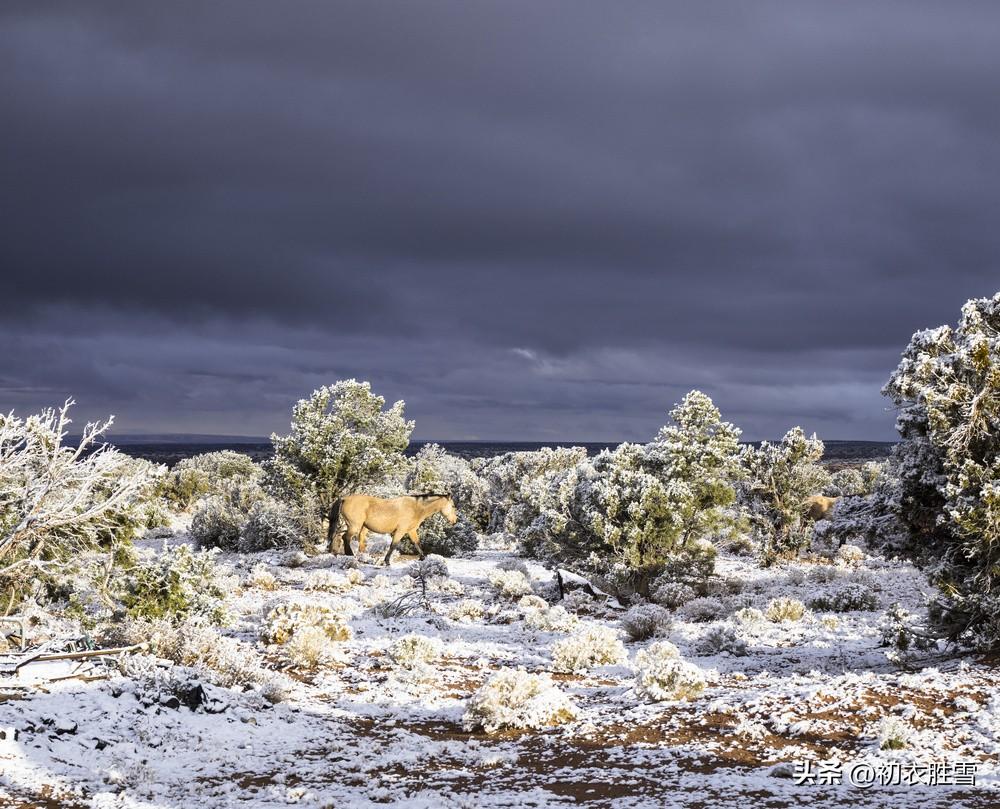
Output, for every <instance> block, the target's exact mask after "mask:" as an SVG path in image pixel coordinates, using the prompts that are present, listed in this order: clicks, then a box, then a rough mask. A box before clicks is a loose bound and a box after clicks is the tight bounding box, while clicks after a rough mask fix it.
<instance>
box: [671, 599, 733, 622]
mask: <svg viewBox="0 0 1000 809" xmlns="http://www.w3.org/2000/svg"><path fill="white" fill-rule="evenodd" d="M678 612H679V613H680V614H682V615H683V616H684V618H685V620H688V621H697V622H703V621H718V620H719V619H721V618H725V617H726V615H727V614H728V612H729V611H728V610H727V609H726V605H725V604H724V603H723V602H722V601H720V600H719V599H717V598H714V597H712V596H705V597H703V598H693V599H691V600H690V601H688V602H687V603H686V604H685V605H684V606H683V607H681V608H680V609H679V610H678Z"/></svg>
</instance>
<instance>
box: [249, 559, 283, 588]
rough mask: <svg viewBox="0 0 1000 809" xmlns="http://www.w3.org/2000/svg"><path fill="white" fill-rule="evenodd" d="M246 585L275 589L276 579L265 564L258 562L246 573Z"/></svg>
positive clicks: (276, 586) (276, 585)
mask: <svg viewBox="0 0 1000 809" xmlns="http://www.w3.org/2000/svg"><path fill="white" fill-rule="evenodd" d="M246 586H247V587H256V588H257V589H258V590H277V589H278V580H277V578H275V576H274V574H273V573H272V572H271V570H270V568H268V566H267V565H264V564H258V565H254V566H253V568H252V569H251V570H250V573H249V574H248V575H247V579H246Z"/></svg>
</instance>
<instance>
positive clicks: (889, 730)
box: [875, 716, 914, 750]
mask: <svg viewBox="0 0 1000 809" xmlns="http://www.w3.org/2000/svg"><path fill="white" fill-rule="evenodd" d="M875 736H876V740H877V741H878V749H879V750H903V749H904V748H906V747H908V746H909V745H910V742H911V740H912V739H913V736H914V728H913V725H911V724H909V723H908V722H904V721H903V720H902V719H900V718H899V717H896V716H887V717H885V718H884V719H882V720H881V721H880V722H879V723H878V725H877V726H876V728H875Z"/></svg>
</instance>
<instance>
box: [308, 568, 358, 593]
mask: <svg viewBox="0 0 1000 809" xmlns="http://www.w3.org/2000/svg"><path fill="white" fill-rule="evenodd" d="M354 572H356V571H354ZM351 586H352V585H351V581H350V579H348V577H347V576H346V575H344V574H343V573H334V572H333V571H332V570H314V571H312V572H311V573H309V574H308V575H307V576H306V580H305V582H304V583H303V585H302V589H303V590H306V591H310V590H312V591H319V592H323V593H341V592H343V591H344V590H349V589H350V588H351Z"/></svg>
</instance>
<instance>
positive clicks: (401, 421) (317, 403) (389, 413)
mask: <svg viewBox="0 0 1000 809" xmlns="http://www.w3.org/2000/svg"><path fill="white" fill-rule="evenodd" d="M384 405H385V399H383V398H382V397H381V396H376V395H375V394H373V393H372V392H371V386H370V385H369V384H368V383H367V382H357V381H355V380H353V379H349V380H344V381H340V382H337V383H336V384H334V385H330V386H324V387H322V388H319V389H318V390H316V391H313V394H312V396H310V397H309V398H308V399H300V400H299V402H298V403H297V404H296V405H295V407H294V408H293V409H292V423H291V431H290V432H289V434H288V435H286V436H279V435H272V436H271V441H272V443H273V444H274V457H273V458H272V459H271V460H270V461H269V462H268V463H267V464H266V472H267V477H268V484H269V486H270V487H271V489H272V490H273V491H274V492H275V493H278V494H280V495H281V497H280V499H282V500H284V501H286V502H289V503H295V504H302V503H314V504H315V507H316V508H317V509H318V512H319V514H320V515H321V517H322V518H323V519H326V518H327V517H328V516H329V513H330V509H331V507H332V506H333V504H334V502H335V501H336V500H337V498H339V497H341V496H343V495H344V494H350V493H353V492H357V491H361V490H363V489H364V488H365V487H366V486H369V485H371V484H375V483H379V484H381V483H383V482H384V481H385V479H386V478H387V477H390V476H392V475H399V474H401V473H402V472H403V470H405V468H406V460H405V458H404V456H403V451H404V450H405V449H406V447H407V444H408V443H409V440H410V433H412V432H413V422H412V421H407V420H406V419H405V418H404V417H403V402H396V403H395V404H394V405H393V406H392V407H390V408H389V409H388V410H383V407H384ZM334 529H335V526H330V527H329V528H328V534H332V533H333V531H334Z"/></svg>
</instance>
